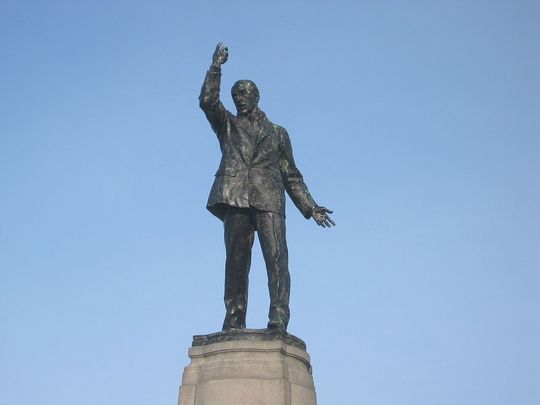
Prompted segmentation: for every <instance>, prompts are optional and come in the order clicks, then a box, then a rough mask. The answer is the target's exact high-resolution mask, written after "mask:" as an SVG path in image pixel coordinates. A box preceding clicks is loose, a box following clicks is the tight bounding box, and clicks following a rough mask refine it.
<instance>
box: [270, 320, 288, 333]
mask: <svg viewBox="0 0 540 405" xmlns="http://www.w3.org/2000/svg"><path fill="white" fill-rule="evenodd" d="M267 329H274V330H275V329H279V330H281V331H283V332H287V326H285V325H283V324H282V323H280V322H274V321H270V322H268V326H267Z"/></svg>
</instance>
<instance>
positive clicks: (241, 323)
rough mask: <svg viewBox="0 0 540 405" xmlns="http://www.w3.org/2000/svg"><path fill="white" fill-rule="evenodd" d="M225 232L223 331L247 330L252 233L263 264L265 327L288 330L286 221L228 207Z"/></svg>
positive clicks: (265, 214)
mask: <svg viewBox="0 0 540 405" xmlns="http://www.w3.org/2000/svg"><path fill="white" fill-rule="evenodd" d="M223 226H224V231H225V249H226V254H227V259H226V262H225V295H224V301H225V310H226V314H225V320H224V322H223V330H229V329H243V328H245V327H246V311H247V302H248V284H249V269H250V266H251V250H252V247H253V241H254V235H255V231H257V234H258V237H259V242H260V244H261V249H262V253H263V257H264V261H265V264H266V272H267V274H268V290H269V293H270V308H269V312H268V319H269V321H268V327H269V328H281V329H283V330H287V325H288V323H289V317H290V311H289V296H290V275H289V268H288V266H289V257H288V251H287V241H286V238H285V217H284V216H283V215H281V214H278V213H276V212H268V211H261V210H258V209H256V208H253V207H250V208H237V207H231V206H229V207H228V208H227V211H226V213H225V217H224V219H223Z"/></svg>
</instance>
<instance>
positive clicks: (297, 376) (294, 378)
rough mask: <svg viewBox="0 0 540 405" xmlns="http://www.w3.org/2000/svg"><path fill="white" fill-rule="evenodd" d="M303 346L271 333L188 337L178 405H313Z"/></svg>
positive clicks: (287, 336)
mask: <svg viewBox="0 0 540 405" xmlns="http://www.w3.org/2000/svg"><path fill="white" fill-rule="evenodd" d="M305 348H306V346H305V343H304V342H303V341H302V340H300V339H298V338H297V337H295V336H293V335H290V334H288V333H286V332H283V331H280V330H276V329H242V330H235V331H230V332H219V333H213V334H211V335H199V336H194V337H193V345H192V347H191V348H190V349H189V353H188V354H189V357H190V359H191V363H190V364H189V365H188V366H187V367H186V368H185V369H184V375H183V378H182V385H181V387H180V395H179V398H178V404H179V405H316V404H317V401H316V398H315V386H314V385H313V377H312V375H311V364H310V362H309V355H308V354H307V352H306V350H305Z"/></svg>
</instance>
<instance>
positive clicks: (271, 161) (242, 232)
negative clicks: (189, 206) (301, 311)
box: [199, 43, 335, 331]
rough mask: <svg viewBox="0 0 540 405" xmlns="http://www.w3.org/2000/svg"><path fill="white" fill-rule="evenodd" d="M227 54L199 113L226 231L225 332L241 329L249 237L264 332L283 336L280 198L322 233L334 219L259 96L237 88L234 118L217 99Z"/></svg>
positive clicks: (206, 87) (285, 289)
mask: <svg viewBox="0 0 540 405" xmlns="http://www.w3.org/2000/svg"><path fill="white" fill-rule="evenodd" d="M227 58H228V50H227V48H226V47H225V46H224V45H223V44H222V43H219V44H218V45H217V47H216V50H215V52H214V55H213V57H212V64H211V66H210V69H209V70H208V72H207V73H206V77H205V79H204V83H203V86H202V89H201V95H200V97H199V102H200V107H201V108H202V110H203V111H204V113H205V114H206V118H207V119H208V121H209V122H210V125H211V126H212V129H213V130H214V132H215V133H216V135H217V138H218V140H219V146H220V148H221V153H222V157H221V163H220V165H219V169H218V170H217V173H216V178H215V181H214V184H213V186H212V189H211V191H210V197H209V198H208V204H207V208H208V210H209V211H210V212H211V213H212V214H214V215H215V216H217V217H218V218H219V219H221V220H222V221H223V225H224V229H225V249H226V253H227V259H226V264H225V307H226V315H225V321H224V322H223V330H231V329H243V328H245V327H246V309H247V298H248V275H249V268H250V264H251V249H252V246H253V240H254V232H255V231H257V233H258V235H259V241H260V244H261V248H262V252H263V256H264V261H265V263H266V271H267V273H268V289H269V291H270V311H269V315H268V318H269V322H268V328H280V329H282V330H284V331H285V330H287V325H288V323H289V293H290V276H289V269H288V253H287V242H286V239H285V190H286V191H287V193H288V194H289V196H290V198H291V200H292V201H293V202H294V204H295V205H296V207H297V208H298V209H299V210H300V212H301V213H302V214H303V215H304V216H305V217H306V218H307V219H309V218H313V219H314V220H315V222H316V223H317V224H318V225H320V226H322V227H330V226H332V225H335V223H334V221H332V219H331V218H330V217H329V216H328V214H329V213H332V211H330V210H328V209H326V208H324V207H321V206H318V205H317V204H316V203H315V201H314V200H313V198H312V197H311V195H310V194H309V191H308V189H307V187H306V185H305V184H304V180H303V178H302V175H301V174H300V171H299V170H298V168H297V167H296V165H295V163H294V159H293V154H292V148H291V142H290V140H289V135H288V134H287V131H286V130H285V129H284V128H282V127H280V126H278V125H275V124H273V123H272V122H270V121H269V120H268V118H266V115H265V114H264V112H262V111H261V110H260V109H259V107H258V106H257V104H258V102H259V90H258V89H257V86H256V85H255V83H253V82H252V81H250V80H239V81H237V82H236V83H235V84H234V86H233V87H232V90H231V93H232V98H233V101H234V105H235V106H236V110H237V114H236V116H235V115H233V114H232V113H230V112H229V111H227V110H225V107H224V106H223V104H222V103H221V101H220V99H219V89H220V83H221V65H222V64H224V63H225V62H226V61H227Z"/></svg>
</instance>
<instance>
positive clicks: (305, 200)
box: [279, 128, 336, 228]
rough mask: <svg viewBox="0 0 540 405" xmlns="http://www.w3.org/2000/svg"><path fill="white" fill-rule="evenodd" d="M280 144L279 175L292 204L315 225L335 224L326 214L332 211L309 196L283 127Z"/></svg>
mask: <svg viewBox="0 0 540 405" xmlns="http://www.w3.org/2000/svg"><path fill="white" fill-rule="evenodd" d="M280 145H281V156H280V162H279V166H280V170H281V176H282V178H283V183H284V184H285V190H287V194H289V197H291V200H292V201H293V202H294V205H296V207H297V208H298V209H299V210H300V212H301V213H302V214H303V215H304V217H306V218H307V219H309V218H313V219H314V220H315V222H316V223H317V225H319V226H322V227H324V228H327V227H328V228H329V227H331V226H332V225H334V226H335V225H336V224H335V223H334V221H332V219H331V218H330V216H328V214H331V213H332V211H331V210H329V209H327V208H325V207H320V206H318V205H317V204H316V203H315V201H314V200H313V197H311V194H310V193H309V191H308V188H307V186H306V184H305V183H304V178H303V177H302V174H301V173H300V170H298V168H297V167H296V164H295V162H294V157H293V153H292V146H291V140H290V138H289V134H287V131H286V130H285V129H283V128H282V129H281V139H280Z"/></svg>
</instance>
